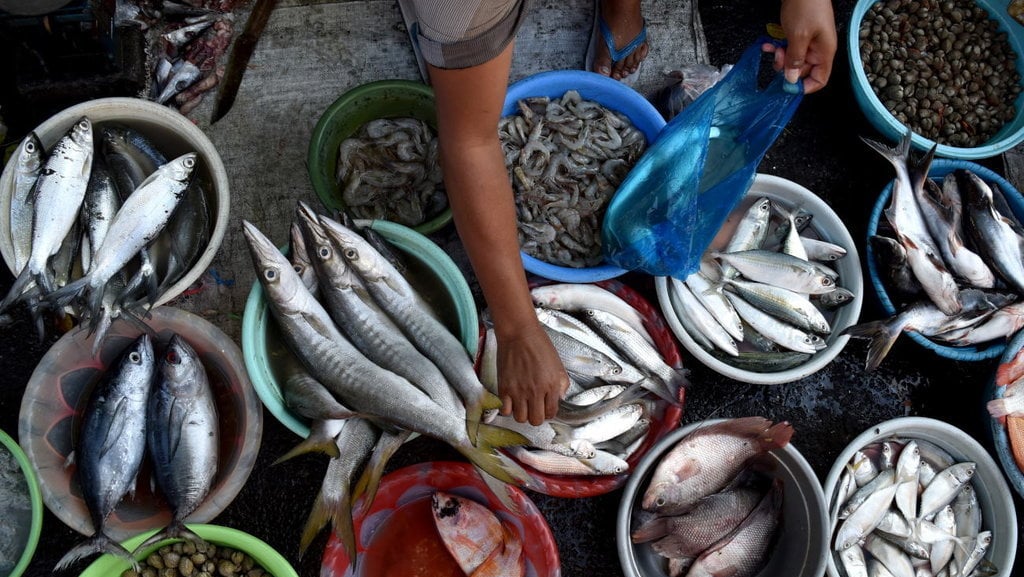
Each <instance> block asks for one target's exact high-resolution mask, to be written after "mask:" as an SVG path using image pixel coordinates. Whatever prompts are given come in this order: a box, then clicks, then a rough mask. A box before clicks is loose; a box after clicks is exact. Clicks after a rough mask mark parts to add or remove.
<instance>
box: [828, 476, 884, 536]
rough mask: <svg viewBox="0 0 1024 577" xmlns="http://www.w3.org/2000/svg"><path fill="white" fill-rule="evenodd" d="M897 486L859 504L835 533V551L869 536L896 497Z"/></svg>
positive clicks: (875, 493) (873, 494) (882, 489)
mask: <svg viewBox="0 0 1024 577" xmlns="http://www.w3.org/2000/svg"><path fill="white" fill-rule="evenodd" d="M896 488H897V485H895V484H892V485H889V486H887V487H883V488H881V489H879V490H877V491H875V492H873V493H871V494H870V495H869V496H868V498H867V499H865V500H864V502H863V503H861V504H860V506H858V507H857V508H856V509H855V510H854V511H853V512H852V513H851V514H850V516H849V517H847V518H846V519H844V520H843V523H842V524H841V525H840V526H839V529H838V530H837V531H836V536H835V543H834V548H835V550H836V551H842V550H843V549H846V548H849V547H852V546H853V545H855V544H856V543H857V542H859V541H861V540H862V539H864V538H865V537H867V536H869V535H870V533H871V532H872V531H874V530H875V527H877V526H878V524H879V523H881V522H882V518H883V517H884V516H885V512H886V511H888V509H889V505H890V504H891V503H892V501H893V497H895V495H896Z"/></svg>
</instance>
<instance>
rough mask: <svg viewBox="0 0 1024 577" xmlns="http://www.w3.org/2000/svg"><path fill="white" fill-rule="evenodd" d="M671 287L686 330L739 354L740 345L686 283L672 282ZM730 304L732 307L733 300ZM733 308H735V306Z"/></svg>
mask: <svg viewBox="0 0 1024 577" xmlns="http://www.w3.org/2000/svg"><path fill="white" fill-rule="evenodd" d="M673 280H675V279H673ZM670 289H671V295H672V296H674V297H675V300H676V301H678V306H674V307H673V308H674V309H675V310H676V313H677V314H680V320H681V321H682V322H683V327H684V328H685V329H686V332H688V333H690V334H691V335H694V339H695V340H698V341H699V340H704V341H707V342H709V343H712V344H713V346H714V347H713V348H718V349H719V350H721V351H724V352H725V353H728V354H729V355H731V356H734V357H735V356H739V354H740V351H739V347H738V345H737V344H736V341H735V339H733V336H732V335H731V334H730V333H729V331H728V330H726V328H725V327H724V326H723V325H722V324H721V323H719V322H718V321H717V320H716V319H715V317H714V316H713V315H712V314H711V312H710V311H709V310H708V309H707V308H705V307H704V305H703V304H701V302H700V301H699V300H698V299H697V297H696V296H695V295H694V293H693V291H692V290H690V287H689V286H687V285H686V283H682V282H672V283H671V284H670ZM729 306H730V307H732V303H731V302H730V305H729ZM733 309H734V310H735V307H733ZM698 335H699V336H698ZM709 348H712V347H709Z"/></svg>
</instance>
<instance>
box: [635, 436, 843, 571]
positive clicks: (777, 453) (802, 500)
mask: <svg viewBox="0 0 1024 577" xmlns="http://www.w3.org/2000/svg"><path fill="white" fill-rule="evenodd" d="M726 420H727V419H712V420H708V421H700V422H697V423H690V424H688V425H685V426H683V427H681V428H679V429H677V430H675V431H672V433H670V434H669V435H667V436H665V437H664V438H662V439H661V440H660V441H659V442H658V443H657V444H656V445H654V447H652V448H651V450H650V451H649V452H648V453H647V454H646V455H645V456H644V458H643V459H642V460H641V461H640V463H639V464H638V465H637V467H636V469H635V470H634V471H633V473H632V475H631V476H630V479H629V482H628V483H626V487H625V490H624V491H623V494H622V500H621V501H620V502H619V509H618V516H617V518H616V528H615V535H616V543H617V547H618V552H619V563H620V564H621V566H622V572H623V574H624V575H626V577H666V576H667V575H668V573H667V572H666V570H665V563H666V560H665V558H664V557H662V556H661V555H659V554H658V553H656V552H655V551H654V549H653V548H652V546H651V543H650V542H648V543H639V544H634V543H633V541H632V538H631V533H632V531H633V530H634V529H636V519H638V515H640V514H641V513H642V507H641V502H642V500H643V496H644V493H645V491H646V489H647V486H648V484H649V482H650V480H651V478H652V475H653V473H654V471H655V469H656V468H657V466H658V464H659V463H660V462H661V460H662V459H663V458H664V457H665V456H666V455H667V454H668V453H669V452H670V451H671V450H672V449H673V448H674V447H675V446H676V445H677V444H678V443H679V441H680V440H681V439H683V438H684V437H686V436H687V435H689V434H690V433H692V432H694V431H696V430H697V429H698V428H700V427H703V426H706V425H710V424H714V423H720V422H723V421H726ZM799 435H800V432H799V430H797V431H796V433H795V436H797V437H798V436H799ZM766 455H767V459H768V462H769V463H770V471H769V472H768V473H767V475H768V476H769V477H770V478H771V479H772V480H773V481H781V483H782V494H783V504H782V521H781V527H782V528H781V529H780V530H779V532H778V533H779V534H778V535H777V539H776V542H775V544H774V548H772V549H770V550H769V551H768V555H769V558H768V560H767V563H766V565H765V566H764V567H763V569H762V570H761V571H760V572H758V573H756V574H757V575H759V576H761V577H818V576H820V575H821V574H822V572H823V571H824V570H825V557H826V556H827V547H828V537H827V535H828V529H827V527H828V517H827V511H826V509H825V497H824V495H823V494H822V490H821V484H820V483H819V482H818V477H817V475H815V473H814V471H813V470H812V469H811V466H810V464H808V463H807V461H806V459H804V457H803V455H801V454H800V452H799V451H797V449H796V447H794V446H793V444H792V443H787V444H786V445H784V446H783V447H782V448H781V449H774V450H771V451H769V452H768V453H767V454H766Z"/></svg>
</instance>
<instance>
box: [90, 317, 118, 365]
mask: <svg viewBox="0 0 1024 577" xmlns="http://www.w3.org/2000/svg"><path fill="white" fill-rule="evenodd" d="M113 322H114V319H113V318H111V316H110V312H109V311H107V310H105V309H104V311H103V313H102V314H100V316H99V318H97V317H93V318H92V322H91V323H89V331H90V332H91V333H92V334H93V340H92V356H93V358H94V359H98V358H99V357H100V349H101V348H102V347H103V338H104V337H106V336H107V331H108V330H110V325H111V324H112V323H113Z"/></svg>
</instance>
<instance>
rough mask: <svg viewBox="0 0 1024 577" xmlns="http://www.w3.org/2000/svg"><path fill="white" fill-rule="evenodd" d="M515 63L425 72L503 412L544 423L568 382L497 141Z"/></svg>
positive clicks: (505, 59)
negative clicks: (543, 320)
mask: <svg viewBox="0 0 1024 577" xmlns="http://www.w3.org/2000/svg"><path fill="white" fill-rule="evenodd" d="M511 60H512V45H511V44H510V45H509V46H508V47H507V48H506V49H505V50H504V51H502V52H501V54H499V55H498V56H497V57H496V58H493V59H491V60H489V61H487V62H485V63H483V64H480V65H477V66H471V67H468V68H459V69H441V68H436V67H433V66H430V65H428V66H427V68H428V70H429V73H430V80H431V85H432V86H433V88H434V95H435V101H436V103H437V104H436V106H437V123H438V139H439V142H440V148H441V167H442V170H443V171H444V180H445V188H446V190H447V193H448V199H449V202H450V203H451V206H452V213H453V216H454V220H455V226H456V228H457V229H458V231H459V236H460V237H461V239H462V242H463V245H465V247H466V253H467V254H468V256H469V260H470V262H471V263H472V265H473V271H474V272H475V273H476V277H477V280H478V281H479V282H480V288H481V289H482V290H483V293H484V298H485V299H486V301H487V305H488V309H489V310H490V313H491V318H492V320H493V321H494V331H495V335H496V337H497V339H498V386H499V392H500V393H501V395H500V396H501V398H502V402H503V406H502V413H504V414H512V415H513V416H514V417H515V419H516V420H517V421H520V422H526V421H529V422H530V423H532V424H534V425H539V424H540V423H541V422H543V420H544V419H545V418H550V417H553V416H554V415H555V412H556V411H557V409H558V400H559V399H560V398H561V396H562V394H564V392H565V390H566V389H567V388H568V386H569V379H568V376H567V375H566V373H565V368H564V367H563V366H562V362H561V359H559V357H558V353H557V351H555V349H554V347H553V346H552V344H551V341H550V339H549V338H548V337H547V334H546V333H545V332H544V330H543V329H542V328H541V326H540V323H539V321H538V320H537V315H536V313H535V312H534V309H533V301H532V299H531V298H530V291H529V287H528V285H527V282H526V273H525V272H524V270H523V264H522V260H521V258H520V256H519V241H518V238H517V234H516V212H515V201H514V198H513V195H512V184H511V182H510V181H509V178H508V171H507V170H506V169H505V160H504V156H503V155H502V151H501V143H500V141H499V139H498V120H499V119H500V117H501V108H502V105H503V103H504V100H505V87H506V86H507V84H508V73H509V68H510V66H511Z"/></svg>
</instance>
